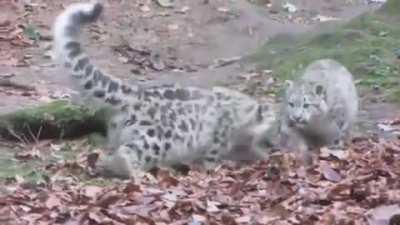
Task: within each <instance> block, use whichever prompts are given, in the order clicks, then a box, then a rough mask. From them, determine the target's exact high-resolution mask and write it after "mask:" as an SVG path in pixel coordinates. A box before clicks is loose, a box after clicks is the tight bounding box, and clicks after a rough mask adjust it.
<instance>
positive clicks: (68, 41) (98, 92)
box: [53, 2, 134, 106]
mask: <svg viewBox="0 0 400 225" xmlns="http://www.w3.org/2000/svg"><path fill="white" fill-rule="evenodd" d="M102 11H103V6H102V5H101V4H100V3H97V2H95V3H76V4H73V5H70V6H68V8H67V9H65V10H64V11H63V12H62V13H61V14H60V15H59V16H58V17H57V19H56V21H55V23H54V27H53V32H54V53H55V57H56V59H57V61H59V62H61V63H62V64H63V65H64V66H65V67H66V68H68V69H69V70H70V72H71V75H72V77H74V78H75V79H78V80H79V84H80V86H82V87H83V89H84V92H86V93H89V95H92V96H94V97H96V98H99V99H103V100H104V101H105V102H107V103H109V104H111V105H114V106H118V105H120V104H121V103H122V102H123V100H124V98H122V97H123V95H127V94H130V93H131V92H133V91H134V90H132V87H128V86H125V85H123V84H122V83H121V81H120V80H119V79H116V78H113V77H110V76H107V75H105V74H104V73H102V72H101V71H100V70H99V69H98V68H96V67H95V66H94V65H93V64H92V63H91V62H90V60H89V58H88V57H87V55H86V54H85V53H84V52H83V49H82V45H81V43H80V41H79V33H80V32H81V27H82V25H84V24H88V23H91V22H95V21H96V20H97V19H98V18H99V16H100V14H101V12H102Z"/></svg>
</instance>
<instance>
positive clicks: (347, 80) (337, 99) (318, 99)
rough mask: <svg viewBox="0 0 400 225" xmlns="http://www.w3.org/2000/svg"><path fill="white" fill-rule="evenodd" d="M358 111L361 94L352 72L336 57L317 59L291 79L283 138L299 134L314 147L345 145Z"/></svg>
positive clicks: (285, 139) (298, 135)
mask: <svg viewBox="0 0 400 225" xmlns="http://www.w3.org/2000/svg"><path fill="white" fill-rule="evenodd" d="M357 113H358V96H357V91H356V87H355V84H354V82H353V77H352V75H351V73H350V72H349V71H348V70H347V69H346V68H345V67H344V66H343V65H341V64H340V63H338V62H336V61H334V60H330V59H321V60H317V61H315V62H314V63H312V64H310V65H309V66H308V67H307V68H306V69H305V72H304V75H303V76H302V77H301V78H300V79H299V80H296V81H295V82H291V81H288V83H287V89H286V95H285V101H284V103H283V108H282V119H281V121H282V122H281V124H282V126H281V133H282V142H287V141H290V139H291V138H293V136H297V137H298V138H300V139H303V140H304V141H305V142H306V145H307V146H308V147H311V148H316V147H321V146H324V145H328V146H330V147H334V146H335V147H343V146H342V145H343V144H344V142H345V139H347V138H348V136H349V134H350V130H351V128H352V125H353V123H354V122H355V120H356V117H357ZM285 144H286V143H285Z"/></svg>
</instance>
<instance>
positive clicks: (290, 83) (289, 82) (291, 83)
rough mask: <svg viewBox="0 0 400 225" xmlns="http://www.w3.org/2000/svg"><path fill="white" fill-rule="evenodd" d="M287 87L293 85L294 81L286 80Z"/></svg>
mask: <svg viewBox="0 0 400 225" xmlns="http://www.w3.org/2000/svg"><path fill="white" fill-rule="evenodd" d="M285 87H286V89H289V88H291V87H293V81H291V80H285Z"/></svg>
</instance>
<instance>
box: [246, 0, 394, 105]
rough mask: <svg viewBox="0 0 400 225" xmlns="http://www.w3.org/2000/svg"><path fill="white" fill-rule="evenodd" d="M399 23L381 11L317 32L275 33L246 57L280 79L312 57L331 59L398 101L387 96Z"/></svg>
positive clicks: (391, 86) (292, 74)
mask: <svg viewBox="0 0 400 225" xmlns="http://www.w3.org/2000/svg"><path fill="white" fill-rule="evenodd" d="M388 3H390V4H396V5H398V2H396V3H392V2H390V1H389V2H388ZM399 11H400V10H399ZM399 24H400V20H393V19H386V16H385V15H384V14H382V12H381V11H380V12H379V13H367V14H364V15H362V16H359V17H357V18H355V19H353V20H352V21H350V22H349V23H348V24H344V25H335V27H334V28H332V26H328V27H327V28H325V31H322V32H320V33H316V34H311V35H310V34H304V35H300V36H297V37H291V36H288V35H286V36H285V35H280V36H277V37H275V38H274V39H272V40H271V41H269V42H268V43H267V44H265V45H264V46H263V47H262V48H261V49H260V50H259V51H258V52H257V53H255V54H254V55H252V56H250V57H249V60H251V61H253V62H256V64H257V65H259V67H260V68H261V69H272V70H273V71H274V75H275V76H276V77H277V78H279V79H282V80H283V79H293V78H295V77H296V76H298V75H299V74H301V71H302V69H304V67H305V66H307V65H308V64H310V63H311V62H312V61H314V60H318V59H321V58H332V59H335V60H337V61H339V62H341V63H342V64H343V65H345V66H346V67H347V68H348V69H349V70H350V71H351V72H352V73H353V74H354V75H355V77H356V79H357V80H359V81H360V82H359V83H360V84H361V85H364V86H373V85H379V86H382V87H385V90H386V91H387V93H386V94H387V97H388V99H392V100H393V99H398V100H400V98H391V97H390V96H391V93H395V91H394V90H395V89H396V88H397V87H398V83H399V81H400V77H399V65H398V62H397V59H396V54H395V51H396V50H397V49H398V48H400V26H399ZM392 97H393V96H392Z"/></svg>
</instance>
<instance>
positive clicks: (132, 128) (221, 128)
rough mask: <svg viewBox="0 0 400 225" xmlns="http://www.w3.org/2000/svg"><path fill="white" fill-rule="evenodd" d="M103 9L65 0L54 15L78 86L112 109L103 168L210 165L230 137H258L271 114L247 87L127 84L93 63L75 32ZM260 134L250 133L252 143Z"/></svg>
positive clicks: (60, 46)
mask: <svg viewBox="0 0 400 225" xmlns="http://www.w3.org/2000/svg"><path fill="white" fill-rule="evenodd" d="M102 9H103V7H102V5H101V4H99V3H79V4H75V5H71V6H69V7H68V8H67V9H66V10H65V11H64V12H62V13H61V14H60V16H59V17H58V18H57V20H56V22H55V26H54V32H55V33H54V37H55V48H56V52H57V55H58V56H59V59H61V62H62V63H63V64H64V66H65V67H67V68H69V70H70V72H71V75H72V77H73V78H74V79H75V80H77V81H78V84H80V86H81V87H82V89H83V91H84V92H85V93H86V94H88V95H90V96H92V98H95V99H98V100H101V101H103V102H104V103H106V104H108V105H111V106H112V107H113V108H114V109H116V112H117V113H116V114H115V116H114V117H113V119H112V121H111V123H110V128H109V142H110V146H111V147H112V148H113V149H114V151H113V154H112V155H110V156H108V157H107V158H105V159H103V160H102V161H101V163H100V164H101V168H102V170H103V172H104V173H106V174H110V175H115V176H122V177H128V176H132V175H134V174H135V173H137V171H139V170H140V171H148V170H150V169H152V168H154V167H158V166H173V165H180V164H190V163H193V162H197V161H200V162H201V163H203V164H204V166H205V167H206V168H209V169H212V168H214V167H215V165H216V164H217V163H218V162H219V161H220V160H221V158H222V157H223V156H224V155H227V154H229V152H230V150H231V149H232V146H234V145H235V137H239V136H241V135H242V133H243V132H245V133H246V134H249V135H250V136H252V137H253V136H260V135H261V136H262V133H263V132H264V130H266V129H267V128H268V126H269V124H270V122H271V121H272V120H273V114H272V112H271V110H270V109H269V108H268V107H265V106H261V105H260V104H259V103H258V102H257V101H255V100H254V99H252V98H251V97H249V96H247V95H245V94H242V93H239V92H237V91H234V90H230V89H227V88H222V87H214V88H212V89H202V88H196V87H181V86H179V85H159V86H154V87H146V88H145V87H141V86H139V85H129V86H128V85H126V84H124V83H123V82H121V81H120V80H119V79H117V78H114V77H112V76H109V75H106V74H105V73H104V72H102V71H101V70H100V69H98V68H97V67H96V66H94V65H93V64H92V63H91V60H90V59H89V58H88V57H87V56H86V54H85V53H84V52H83V49H82V45H81V43H80V42H79V40H78V34H79V32H80V28H81V26H82V25H84V24H86V23H89V22H94V21H96V19H97V18H98V17H99V15H100V13H101V11H102ZM261 139H262V138H251V139H250V140H249V142H251V143H249V146H253V145H256V142H259V141H260V140H261Z"/></svg>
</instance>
